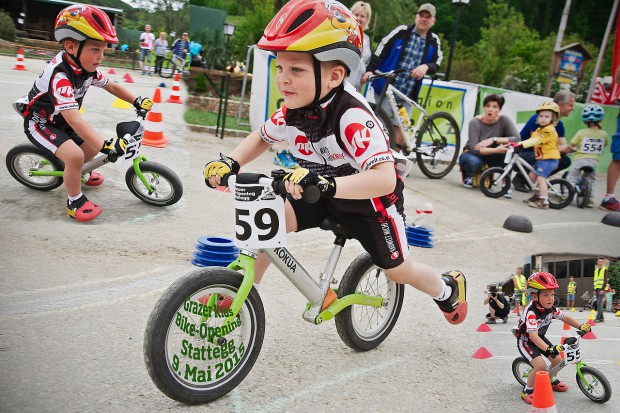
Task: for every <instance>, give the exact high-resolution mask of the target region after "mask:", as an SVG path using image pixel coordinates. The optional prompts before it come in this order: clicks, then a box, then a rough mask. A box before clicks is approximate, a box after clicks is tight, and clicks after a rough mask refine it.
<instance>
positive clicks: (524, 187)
mask: <svg viewBox="0 0 620 413" xmlns="http://www.w3.org/2000/svg"><path fill="white" fill-rule="evenodd" d="M553 101H554V102H555V103H557V104H558V106H559V107H560V119H561V118H563V117H566V116H568V115H570V113H571V112H572V111H573V109H575V94H574V93H572V92H570V91H568V90H560V91H558V92H557V93H556V94H555V96H554V97H553ZM537 119H538V114H535V115H533V116H532V117H531V118H530V119H529V120H528V121H527V123H526V124H525V125H524V126H523V129H521V140H522V141H524V140H526V139H529V138H530V137H531V136H532V133H533V132H534V131H535V130H536V129H538V126H539V125H538V124H537V123H536V121H537ZM555 129H556V131H557V132H558V148H559V150H560V162H559V163H558V167H557V168H556V169H555V170H554V171H553V172H552V173H551V175H553V174H556V173H558V172H559V171H562V170H564V169H566V168H568V167H569V166H570V163H571V160H570V158H569V157H568V155H566V153H564V150H565V149H566V148H567V147H568V145H567V144H566V130H565V128H564V123H562V121H561V120H560V121H558V124H557V125H556V126H555ZM521 158H523V160H525V161H527V163H529V164H530V165H534V163H535V162H536V159H535V156H534V150H533V149H532V148H527V149H523V151H522V152H521ZM512 184H513V185H514V187H515V189H516V190H517V191H520V192H530V190H531V188H529V186H528V184H527V183H526V181H525V179H524V178H523V176H522V175H521V173H520V172H518V173H516V174H515V176H514V178H513V179H512Z"/></svg>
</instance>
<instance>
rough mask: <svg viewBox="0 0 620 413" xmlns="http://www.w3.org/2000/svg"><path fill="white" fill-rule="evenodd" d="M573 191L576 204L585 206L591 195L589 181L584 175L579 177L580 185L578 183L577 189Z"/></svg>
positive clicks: (581, 206)
mask: <svg viewBox="0 0 620 413" xmlns="http://www.w3.org/2000/svg"><path fill="white" fill-rule="evenodd" d="M575 192H576V198H577V206H578V207H579V208H585V207H586V205H588V201H589V200H590V196H592V185H590V181H588V180H587V179H586V178H585V176H582V178H581V185H579V191H578V192H577V191H575Z"/></svg>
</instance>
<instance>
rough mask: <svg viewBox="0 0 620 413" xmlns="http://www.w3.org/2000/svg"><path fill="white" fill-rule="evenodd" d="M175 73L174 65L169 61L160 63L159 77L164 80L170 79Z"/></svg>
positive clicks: (165, 60)
mask: <svg viewBox="0 0 620 413" xmlns="http://www.w3.org/2000/svg"><path fill="white" fill-rule="evenodd" d="M175 71H176V64H174V62H173V61H172V60H171V59H168V58H166V59H164V60H162V61H161V68H160V72H159V75H160V76H161V77H163V78H164V79H170V78H171V77H172V76H174V72H175Z"/></svg>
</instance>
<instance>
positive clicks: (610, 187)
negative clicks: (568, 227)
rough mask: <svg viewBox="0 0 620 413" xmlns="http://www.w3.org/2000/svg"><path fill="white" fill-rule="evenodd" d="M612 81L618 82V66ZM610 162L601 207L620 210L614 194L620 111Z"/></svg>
mask: <svg viewBox="0 0 620 413" xmlns="http://www.w3.org/2000/svg"><path fill="white" fill-rule="evenodd" d="M614 81H615V82H616V83H620V66H619V67H618V68H617V69H616V73H614ZM610 150H611V162H610V163H609V166H608V167H607V193H606V194H605V198H603V201H602V202H601V208H602V209H608V210H610V211H620V202H619V201H618V200H617V199H616V197H615V196H614V191H615V190H616V184H617V183H618V177H619V176H620V112H619V113H618V118H617V120H616V133H615V134H613V135H612V137H611V147H610Z"/></svg>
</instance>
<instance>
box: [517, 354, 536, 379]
mask: <svg viewBox="0 0 620 413" xmlns="http://www.w3.org/2000/svg"><path fill="white" fill-rule="evenodd" d="M533 369H534V368H533V367H532V365H531V364H530V363H529V361H527V360H526V358H525V357H517V358H516V359H514V360H513V361H512V374H513V375H514V376H515V379H517V381H518V382H519V384H521V386H525V384H526V383H527V379H528V378H529V377H530V373H531V372H532V370H533Z"/></svg>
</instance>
